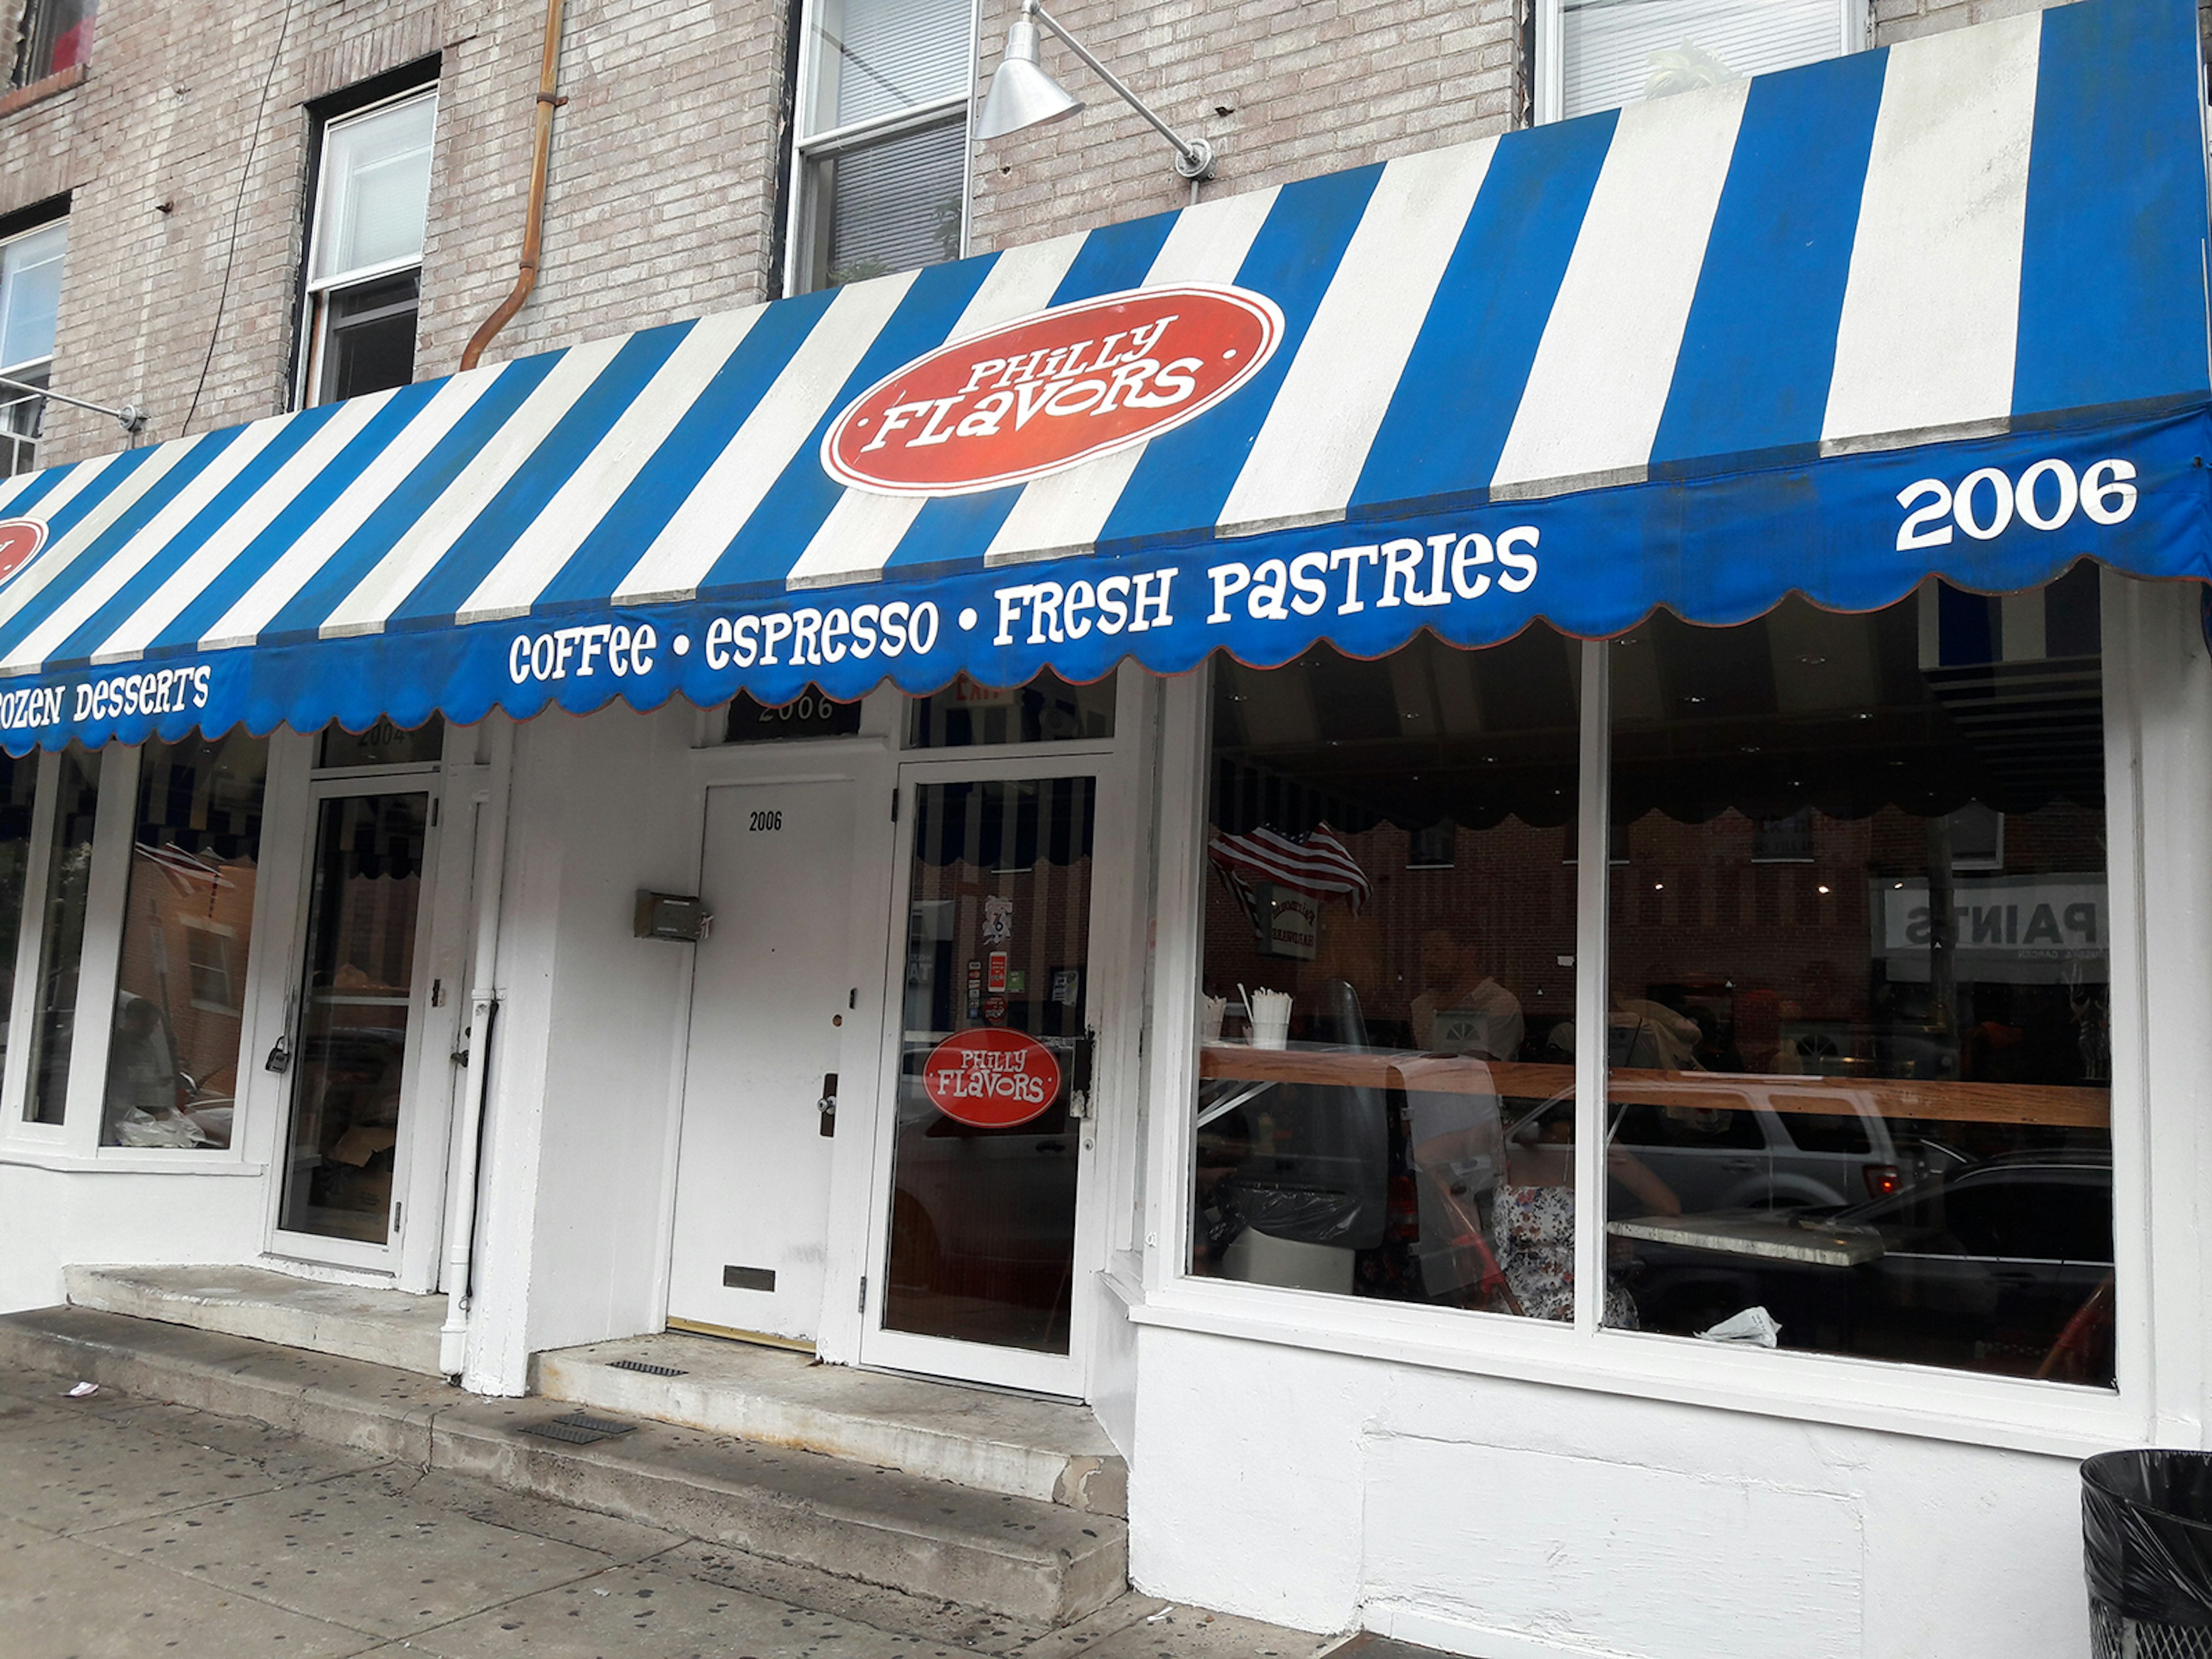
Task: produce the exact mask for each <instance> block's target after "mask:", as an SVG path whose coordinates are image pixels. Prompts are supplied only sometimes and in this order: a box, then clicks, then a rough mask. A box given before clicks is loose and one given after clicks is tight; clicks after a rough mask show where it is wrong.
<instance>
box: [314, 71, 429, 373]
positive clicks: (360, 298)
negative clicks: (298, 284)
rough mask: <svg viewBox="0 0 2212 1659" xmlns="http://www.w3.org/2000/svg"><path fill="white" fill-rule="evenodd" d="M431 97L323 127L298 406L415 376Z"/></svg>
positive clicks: (412, 98) (399, 101)
mask: <svg viewBox="0 0 2212 1659" xmlns="http://www.w3.org/2000/svg"><path fill="white" fill-rule="evenodd" d="M437 112H438V100H437V94H435V92H428V91H425V92H417V93H412V94H408V95H407V96H405V97H403V98H399V99H397V100H392V101H391V102H387V103H382V104H379V105H376V106H374V107H373V108H370V109H366V110H362V111H360V112H357V113H355V114H351V115H347V116H343V117H340V118H333V119H331V120H330V121H329V122H327V123H325V125H324V127H323V133H322V159H321V162H320V165H319V167H318V168H317V172H316V179H315V204H314V229H313V235H312V236H311V237H310V238H309V242H308V250H307V351H306V353H305V362H304V364H303V367H302V373H301V402H302V403H303V404H323V403H329V402H331V401H332V400H334V399H336V398H353V397H358V396H360V395H361V394H362V393H364V392H382V391H385V390H386V389H388V388H390V387H392V386H404V385H406V384H407V383H408V382H409V381H410V380H413V379H414V378H415V319H416V311H417V309H418V308H419V306H420V303H421V296H422V236H423V225H424V222H425V221H426V219H427V218H428V210H429V198H430V143H431V135H432V130H433V128H434V126H435V123H436V120H437Z"/></svg>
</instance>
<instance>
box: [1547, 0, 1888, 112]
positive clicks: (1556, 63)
mask: <svg viewBox="0 0 2212 1659" xmlns="http://www.w3.org/2000/svg"><path fill="white" fill-rule="evenodd" d="M1535 7H1536V16H1535V34H1536V61H1535V63H1534V64H1533V65H1531V66H1530V78H1531V80H1532V82H1534V84H1533V85H1532V86H1531V87H1530V88H1529V101H1530V104H1531V106H1532V107H1533V110H1534V122H1535V125H1538V126H1544V125H1549V124H1550V123H1551V122H1553V121H1558V120H1561V119H1563V118H1564V117H1563V116H1562V114H1561V112H1560V109H1561V106H1562V104H1563V103H1564V102H1565V96H1566V94H1565V86H1566V57H1565V25H1564V23H1563V21H1562V15H1563V13H1564V11H1565V3H1564V0H1535ZM1836 11H1837V17H1836V27H1837V32H1838V36H1839V38H1840V40H1841V42H1842V44H1841V45H1840V46H1839V47H1838V50H1837V54H1836V55H1837V56H1838V57H1842V58H1847V57H1849V56H1850V54H1851V53H1853V52H1864V51H1865V50H1866V49H1867V48H1868V47H1869V46H1872V45H1873V44H1874V10H1873V7H1872V6H1871V5H1870V4H1869V0H1836ZM1591 113H1596V112H1595V111H1593V112H1591Z"/></svg>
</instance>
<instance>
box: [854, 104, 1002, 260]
mask: <svg viewBox="0 0 2212 1659" xmlns="http://www.w3.org/2000/svg"><path fill="white" fill-rule="evenodd" d="M967 155H968V124H967V122H966V121H965V120H964V119H962V120H957V121H951V122H947V123H946V124H945V125H942V126H934V127H929V128H926V129H925V130H923V131H921V132H915V133H908V134H907V135H906V136H905V137H900V138H894V139H891V140H890V141H889V142H887V143H881V144H874V145H871V146H870V147H869V148H868V149H862V150H854V151H852V152H849V153H848V154H847V155H841V156H839V157H838V158H837V159H836V161H826V162H823V163H820V164H819V165H821V166H822V167H823V168H824V169H825V171H826V170H829V169H834V173H831V174H830V176H829V179H828V180H827V181H826V182H827V184H828V188H829V270H828V271H827V273H826V275H827V276H828V279H829V282H830V283H832V284H836V283H850V282H857V281H860V280H861V279H863V278H866V277H869V276H886V275H888V274H889V273H890V272H892V271H895V270H914V269H915V268H916V267H917V266H921V265H929V264H936V263H937V262H938V261H939V260H940V259H952V258H958V257H959V253H960V205H961V204H960V195H961V188H962V185H963V183H964V181H965V180H966V179H967Z"/></svg>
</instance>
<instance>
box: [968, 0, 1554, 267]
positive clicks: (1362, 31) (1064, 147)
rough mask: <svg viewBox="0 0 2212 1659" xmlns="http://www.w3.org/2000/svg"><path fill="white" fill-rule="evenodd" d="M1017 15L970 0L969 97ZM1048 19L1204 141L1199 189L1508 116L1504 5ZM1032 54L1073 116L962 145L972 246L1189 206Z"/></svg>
mask: <svg viewBox="0 0 2212 1659" xmlns="http://www.w3.org/2000/svg"><path fill="white" fill-rule="evenodd" d="M1019 9H1020V7H1019V0H984V4H983V8H982V40H981V50H980V53H979V56H980V58H981V72H982V76H983V78H982V79H981V81H979V82H978V85H979V87H980V86H983V85H987V84H988V76H989V73H990V71H991V70H992V69H994V67H996V65H997V64H998V62H999V58H1000V53H1001V51H1002V49H1003V48H1004V46H1005V45H1006V25H1007V24H1008V23H1009V22H1010V21H1012V19H1013V17H1014V16H1015V15H1016V14H1017V13H1018V10H1019ZM1053 15H1054V17H1056V18H1058V19H1059V20H1060V21H1061V22H1063V23H1065V24H1066V26H1067V27H1068V29H1069V31H1070V32H1071V33H1073V34H1074V35H1075V36H1076V38H1077V39H1079V40H1081V41H1082V42H1083V43H1084V45H1085V46H1087V47H1089V48H1090V49H1091V52H1093V53H1095V54H1096V55H1097V57H1098V58H1100V59H1102V60H1103V62H1105V63H1106V64H1109V65H1111V66H1112V67H1113V69H1114V70H1115V73H1116V74H1119V75H1120V76H1121V77H1122V79H1124V80H1125V81H1127V82H1129V84H1130V86H1131V87H1132V88H1133V89H1134V90H1135V91H1136V92H1137V94H1138V95H1139V96H1140V97H1142V98H1143V99H1145V100H1146V102H1148V103H1150V104H1151V105H1152V106H1153V107H1154V108H1155V109H1157V110H1158V111H1159V112H1160V113H1161V115H1162V117H1163V118H1164V119H1165V120H1166V121H1167V122H1168V123H1169V124H1170V125H1172V126H1175V127H1176V128H1178V129H1179V130H1181V131H1184V132H1186V133H1192V134H1199V135H1202V136H1204V137H1206V138H1207V139H1209V140H1210V141H1211V142H1212V144H1213V147H1214V149H1215V152H1216V156H1217V160H1216V166H1215V174H1216V176H1215V179H1213V180H1212V181H1210V182H1209V183H1208V184H1207V185H1206V186H1205V193H1206V195H1207V196H1209V197H1210V196H1217V195H1224V194H1229V193H1232V192H1236V191H1247V190H1255V189H1261V188H1264V187H1265V186H1267V185H1280V184H1287V183H1289V182H1291V180H1293V179H1304V178H1310V177H1312V176H1313V175H1314V174H1316V173H1333V172H1335V171H1337V170H1338V169H1340V168H1343V167H1355V166H1358V165H1360V164H1362V163H1364V162H1368V161H1387V160H1389V158H1390V157H1392V156H1396V155H1407V154H1410V153H1413V152H1414V151H1419V150H1424V149H1437V148H1439V147H1440V146H1443V145H1445V144H1452V143H1461V142H1463V141H1464V140H1467V139H1470V138H1480V137H1486V136H1487V135H1490V134H1492V133H1498V132H1503V131H1506V130H1507V129H1508V128H1510V127H1511V126H1513V125H1516V122H1517V121H1518V120H1519V119H1520V118H1521V116H1520V113H1519V112H1521V110H1522V106H1523V87H1524V78H1523V76H1522V68H1521V53H1520V47H1519V41H1520V31H1521V24H1520V4H1519V0H1473V3H1468V0H1232V3H1207V0H1160V3H1153V4H1145V5H1130V4H1126V3H1115V0H1073V3H1069V4H1066V5H1060V6H1055V7H1054V8H1053ZM1042 61H1043V62H1044V64H1045V66H1046V67H1047V68H1048V69H1049V70H1051V71H1052V72H1053V73H1054V75H1055V76H1057V77H1058V78H1060V81H1061V82H1063V83H1064V84H1065V85H1066V87H1067V88H1068V89H1069V90H1070V91H1072V92H1073V93H1074V94H1076V95H1077V96H1078V97H1079V98H1081V99H1083V100H1084V101H1085V109H1084V111H1083V112H1082V113H1081V114H1079V115H1077V116H1074V117H1073V118H1070V119H1067V120H1065V121H1060V122H1056V123H1054V125H1050V126H1048V127H1042V128H1037V129H1033V130H1031V131H1029V132H1024V133H1016V134H1013V135H1012V136H1011V137H1007V138H1005V139H1001V140H1000V141H999V142H998V143H992V144H985V145H980V146H978V148H977V151H976V168H975V179H974V185H973V191H974V204H973V207H972V209H971V212H970V217H969V245H970V246H972V247H974V248H975V249H977V250H982V249H987V248H995V247H1003V246H1006V245H1008V244H1010V243H1013V242H1019V241H1029V240H1036V239H1037V238H1039V237H1041V236H1044V235H1051V234H1058V233H1060V232H1062V231H1066V230H1073V229H1077V228H1083V227H1086V226H1090V225H1095V224H1101V223H1107V222H1113V221H1116V220H1121V219H1133V218H1136V217H1138V216H1140V215H1143V214H1147V213H1158V212H1162V211H1164V210H1167V209H1170V208H1176V207H1181V206H1182V205H1183V204H1185V203H1187V202H1188V200H1189V198H1190V187H1189V186H1188V185H1186V184H1185V183H1184V182H1183V181H1182V179H1179V178H1177V177H1176V174H1175V172H1174V170H1173V164H1174V160H1175V152H1174V151H1173V150H1172V149H1170V148H1169V146H1168V144H1167V142H1166V141H1165V140H1164V139H1163V138H1161V137H1159V136H1158V134H1157V133H1155V132H1153V131H1152V129H1151V128H1150V127H1148V126H1146V125H1145V124H1144V122H1143V120H1142V119H1141V118H1139V116H1138V115H1137V114H1136V113H1135V112H1133V110H1131V109H1130V108H1129V107H1128V106H1127V105H1125V104H1124V103H1122V102H1121V100H1120V99H1118V98H1116V97H1115V95H1114V94H1113V92H1112V91H1111V89H1110V88H1108V87H1106V86H1105V85H1104V83H1103V82H1100V81H1099V80H1098V79H1097V76H1093V75H1092V74H1091V71H1090V70H1087V69H1085V67H1084V66H1083V64H1081V63H1080V62H1079V61H1078V60H1077V59H1076V58H1075V57H1074V55H1073V53H1072V52H1068V51H1067V49H1066V47H1065V46H1062V45H1061V44H1060V42H1058V41H1056V40H1051V39H1049V38H1048V39H1047V40H1046V41H1045V42H1044V45H1043V46H1042ZM979 95H980V94H979Z"/></svg>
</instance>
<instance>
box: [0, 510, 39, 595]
mask: <svg viewBox="0 0 2212 1659" xmlns="http://www.w3.org/2000/svg"><path fill="white" fill-rule="evenodd" d="M45 545H46V526H45V525H43V524H41V523H40V521H39V520H36V519H0V582H4V581H6V580H8V578H9V577H10V576H12V575H14V574H15V573H16V572H17V571H18V570H21V568H23V567H24V566H25V565H27V564H28V563H30V562H31V556H32V555H33V553H36V552H37V551H38V550H40V548H41V547H43V546H45Z"/></svg>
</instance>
